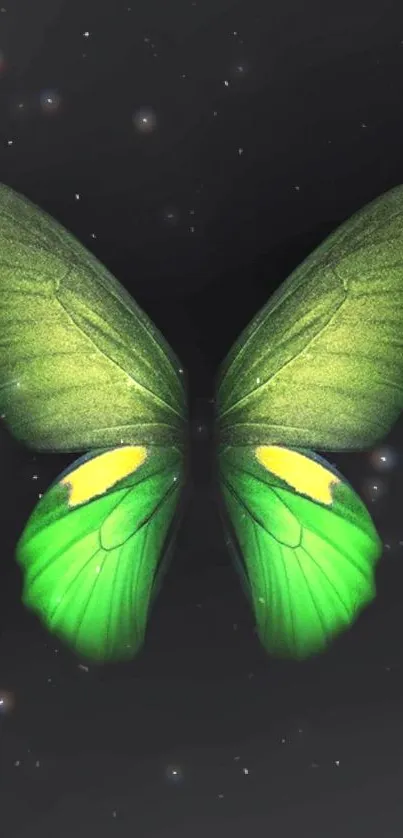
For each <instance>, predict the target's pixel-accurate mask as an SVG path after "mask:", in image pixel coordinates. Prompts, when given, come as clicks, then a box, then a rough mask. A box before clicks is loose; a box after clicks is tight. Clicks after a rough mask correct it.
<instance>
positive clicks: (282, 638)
mask: <svg viewBox="0 0 403 838" xmlns="http://www.w3.org/2000/svg"><path fill="white" fill-rule="evenodd" d="M219 468H220V480H221V487H222V494H223V499H224V504H225V510H226V514H227V516H229V520H230V522H231V527H230V528H229V530H230V534H231V537H232V538H233V547H234V550H235V552H236V554H237V557H238V561H239V560H240V562H241V567H243V575H244V578H245V579H246V582H247V585H248V588H249V593H250V599H251V603H252V606H253V610H254V614H255V618H256V623H257V630H258V634H259V637H260V639H261V642H262V644H263V646H264V647H265V648H266V650H267V651H269V652H271V653H274V654H279V655H282V656H285V657H289V656H290V657H294V658H304V657H307V656H308V655H310V654H312V653H314V652H317V651H320V650H321V649H323V648H324V647H325V646H326V645H327V644H328V642H329V640H330V639H331V638H332V637H333V636H335V635H337V634H338V633H339V632H340V631H341V630H342V629H344V628H346V627H348V626H349V625H350V623H351V622H352V621H353V620H354V619H355V617H356V616H357V614H358V613H359V612H360V611H361V609H362V608H363V607H364V606H365V605H366V604H368V603H369V602H370V601H371V600H372V598H373V597H374V594H375V585H374V565H375V563H376V561H377V559H378V558H379V556H380V554H381V550H382V545H381V541H380V539H379V536H378V534H377V532H376V530H375V527H374V525H373V523H372V520H371V517H370V515H369V513H368V511H367V510H366V508H365V506H364V504H363V503H362V501H361V500H360V498H359V497H358V495H357V494H356V493H355V492H354V490H353V489H352V487H351V486H350V485H349V484H348V483H347V481H345V480H344V479H343V477H342V476H341V475H340V474H339V473H338V472H337V471H336V470H335V469H334V468H332V467H331V466H330V465H329V463H327V462H326V461H325V460H323V459H322V458H320V457H318V456H317V455H314V454H313V453H312V452H309V451H297V450H294V449H288V448H283V447H281V446H255V447H253V446H242V447H238V448H231V447H223V448H222V449H221V452H220V457H219Z"/></svg>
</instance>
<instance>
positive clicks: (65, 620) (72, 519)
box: [0, 185, 187, 660]
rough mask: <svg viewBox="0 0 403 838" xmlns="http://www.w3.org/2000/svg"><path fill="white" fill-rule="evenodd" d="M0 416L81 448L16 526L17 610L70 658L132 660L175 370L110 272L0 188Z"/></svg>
mask: <svg viewBox="0 0 403 838" xmlns="http://www.w3.org/2000/svg"><path fill="white" fill-rule="evenodd" d="M0 412H1V414H2V418H3V419H4V420H5V422H6V424H7V425H8V427H9V428H10V430H11V432H12V433H13V434H14V436H15V437H16V438H17V439H18V440H20V441H21V442H23V443H25V444H26V445H28V446H29V447H31V448H33V449H36V450H39V451H63V452H64V451H66V452H74V451H80V452H82V451H89V452H90V453H89V455H88V456H87V458H86V461H85V462H84V463H83V461H81V460H80V461H78V462H76V463H73V465H72V466H71V467H70V469H69V470H68V473H67V475H65V476H62V477H61V478H59V480H58V481H56V484H55V485H54V486H53V487H52V488H51V489H50V490H49V491H48V492H47V493H46V494H45V495H44V497H43V498H42V499H41V500H40V502H39V503H38V505H37V507H36V509H35V510H34V512H33V514H32V516H31V518H30V520H29V522H28V524H27V527H26V529H25V531H24V532H23V535H22V537H21V540H20V542H19V545H18V548H17V558H18V560H19V562H20V564H21V566H22V568H23V574H24V589H23V599H24V601H25V603H26V604H27V605H29V606H30V607H32V608H33V609H34V610H35V611H36V612H37V613H38V614H39V615H40V617H41V619H42V620H43V621H44V622H45V624H46V625H47V626H48V628H50V629H51V630H52V631H54V632H55V633H57V634H58V635H60V636H62V637H63V638H64V639H65V641H66V642H67V643H69V645H70V646H71V647H72V648H73V649H75V650H76V651H79V652H80V653H81V654H84V655H86V656H87V657H91V658H95V659H97V660H117V659H121V658H122V657H131V656H132V655H133V654H135V652H136V650H137V649H138V648H139V647H140V645H141V642H142V638H143V635H144V630H145V622H146V616H147V610H148V606H149V602H150V598H151V596H152V591H153V590H154V588H155V586H154V581H155V580H156V578H157V576H159V568H160V567H162V565H163V564H165V560H166V548H167V539H168V538H169V534H170V531H171V527H172V523H173V516H174V512H175V507H176V505H177V504H178V501H179V493H180V489H181V488H182V485H183V482H184V469H185V456H186V421H187V417H186V395H185V386H184V379H183V370H182V369H181V367H180V364H179V362H178V360H177V359H176V357H175V355H174V353H173V352H172V351H171V349H170V348H169V346H168V345H167V343H166V342H165V340H164V338H163V337H162V335H161V334H160V333H159V332H158V330H157V329H156V328H155V326H154V325H153V323H152V322H151V321H150V320H149V318H148V317H147V316H146V315H145V314H144V312H143V311H141V309H140V308H139V307H138V306H137V305H136V303H135V302H134V301H133V300H132V298H131V297H130V295H129V294H128V293H127V291H126V290H125V289H124V288H123V287H122V286H121V285H120V284H119V283H118V282H117V280H116V279H115V278H114V277H113V276H112V275H111V274H110V273H109V271H107V269H106V268H105V267H104V266H103V265H102V264H101V263H100V262H99V261H98V260H97V259H96V258H95V257H94V256H93V255H92V254H91V253H89V252H88V251H87V250H86V249H85V248H84V247H83V246H82V245H81V244H80V243H79V242H78V241H77V240H76V239H75V238H74V237H73V236H72V235H71V234H70V233H68V232H67V231H66V230H65V229H64V228H63V227H61V225H60V224H58V223H57V222H56V221H54V219H52V218H51V217H50V216H49V215H47V214H46V213H44V212H43V211H42V210H40V209H39V208H38V207H35V206H34V205H33V204H31V202H30V201H28V200H27V199H26V198H24V197H23V196H21V195H18V194H17V193H16V192H14V191H13V190H12V189H9V188H8V187H6V186H3V185H0ZM99 449H102V453H99ZM108 449H109V450H108ZM66 481H67V482H66ZM69 487H70V488H69Z"/></svg>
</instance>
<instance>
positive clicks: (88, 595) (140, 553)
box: [17, 446, 184, 661]
mask: <svg viewBox="0 0 403 838" xmlns="http://www.w3.org/2000/svg"><path fill="white" fill-rule="evenodd" d="M183 476H184V475H183V469H182V459H181V456H180V452H178V450H176V449H175V448H173V447H172V448H167V447H147V446H122V447H119V448H115V449H111V450H107V451H102V452H96V453H92V454H91V455H90V456H86V457H84V458H81V459H80V460H78V461H76V462H75V463H73V465H72V466H70V468H69V469H68V470H67V471H66V472H65V473H64V474H63V475H61V477H59V478H58V480H57V481H56V482H55V484H54V485H53V486H52V487H51V488H50V489H49V490H48V491H47V492H46V493H45V494H44V496H43V497H42V498H41V500H40V501H39V503H38V504H37V506H36V508H35V509H34V512H33V513H32V515H31V518H30V519H29V521H28V524H27V526H26V528H25V530H24V533H23V535H22V537H21V539H20V541H19V544H18V546H17V560H18V562H19V563H20V565H21V567H22V568H23V570H24V590H23V600H24V602H25V604H26V605H27V606H28V607H29V608H31V609H32V610H33V611H35V612H36V613H37V614H38V615H39V616H40V618H41V620H42V621H43V622H44V624H45V625H46V626H47V627H48V628H49V629H50V630H51V631H52V632H53V633H55V634H56V635H57V636H59V637H61V638H62V639H63V640H64V641H65V642H66V643H67V645H69V646H70V647H71V648H72V649H73V650H74V651H75V652H77V653H78V654H80V655H82V656H85V657H86V658H89V659H92V660H99V661H106V660H109V661H114V660H122V659H124V658H131V657H133V655H134V654H135V653H136V652H137V651H138V649H139V648H140V647H141V645H142V642H143V639H144V633H145V627H146V620H147V612H148V608H149V604H150V599H151V597H152V592H153V587H154V583H155V581H156V578H157V576H158V568H159V566H160V563H161V561H162V559H163V556H164V554H165V551H166V549H167V547H168V539H167V536H168V533H169V530H170V527H171V525H172V521H173V517H174V513H175V510H176V508H177V505H178V500H179V494H180V490H181V488H182V484H183Z"/></svg>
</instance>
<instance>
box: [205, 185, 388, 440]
mask: <svg viewBox="0 0 403 838" xmlns="http://www.w3.org/2000/svg"><path fill="white" fill-rule="evenodd" d="M217 402H218V419H219V424H220V437H221V440H222V441H223V442H228V443H229V444H235V445H238V444H242V443H245V444H249V443H251V442H253V443H255V444H257V445H259V444H260V442H266V441H267V440H268V439H269V440H270V441H273V442H276V441H277V442H280V443H281V444H282V445H290V446H297V447H298V446H301V447H307V448H317V449H318V450H322V451H349V450H354V451H356V450H362V449H365V448H369V447H371V446H373V445H374V444H375V443H376V442H378V441H379V440H381V439H382V438H383V437H384V436H385V435H386V434H387V433H388V431H389V429H390V428H391V426H392V425H393V423H394V422H395V420H396V419H397V417H398V415H399V413H400V411H401V409H402V407H403V186H399V187H396V188H395V189H391V190H390V191H389V192H387V193H386V194H385V195H382V196H381V197H380V198H378V199H377V200H375V201H373V202H372V203H370V204H368V206H366V207H364V208H363V209H362V210H360V211H359V212H357V213H356V214H355V215H353V216H352V218H351V219H350V220H349V221H347V222H346V223H345V224H343V225H342V226H341V227H339V228H338V229H337V230H336V231H335V232H334V233H332V234H331V235H330V236H329V238H327V239H326V240H325V241H324V242H323V244H321V245H320V246H319V247H318V248H317V249H316V250H315V251H314V252H313V253H312V254H311V255H310V256H309V257H308V258H307V259H306V260H305V261H304V262H303V263H302V265H300V266H299V267H298V268H297V269H296V270H295V271H294V272H293V273H292V274H291V276H290V277H289V279H288V280H286V282H285V283H283V285H281V286H280V288H279V289H278V291H277V292H276V293H275V294H274V295H273V297H272V298H271V300H270V301H269V302H268V304H267V305H266V306H265V307H264V308H263V309H262V310H261V311H260V312H259V313H258V314H257V316H256V317H255V319H254V320H253V321H252V323H251V324H250V325H249V326H248V327H247V329H246V330H245V331H244V332H243V334H242V335H241V336H240V338H239V339H238V341H237V342H236V343H235V345H234V347H233V349H232V350H231V352H230V353H229V355H228V357H227V359H226V361H225V362H224V365H223V369H222V371H221V375H220V380H219V383H218V390H217Z"/></svg>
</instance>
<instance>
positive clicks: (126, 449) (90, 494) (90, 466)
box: [60, 445, 147, 506]
mask: <svg viewBox="0 0 403 838" xmlns="http://www.w3.org/2000/svg"><path fill="white" fill-rule="evenodd" d="M146 457H147V449H146V448H144V447H143V446H141V445H126V446H123V447H122V448H114V449H113V450H112V451H106V452H105V453H104V454H100V455H99V456H98V457H94V458H93V459H92V460H87V461H86V462H84V463H82V464H81V465H79V466H78V467H77V468H76V469H75V471H72V472H70V473H69V474H66V476H65V477H64V478H63V479H62V480H61V481H60V484H61V485H62V486H68V488H69V506H77V505H78V504H80V503H85V502H86V501H89V500H91V499H92V498H94V497H97V496H98V495H102V494H104V492H106V491H107V490H108V489H110V487H111V486H113V485H114V484H115V483H117V482H118V481H119V480H122V479H123V478H124V477H127V475H129V474H132V473H133V472H134V471H137V469H138V468H140V466H141V465H142V464H143V463H144V461H145V459H146Z"/></svg>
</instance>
